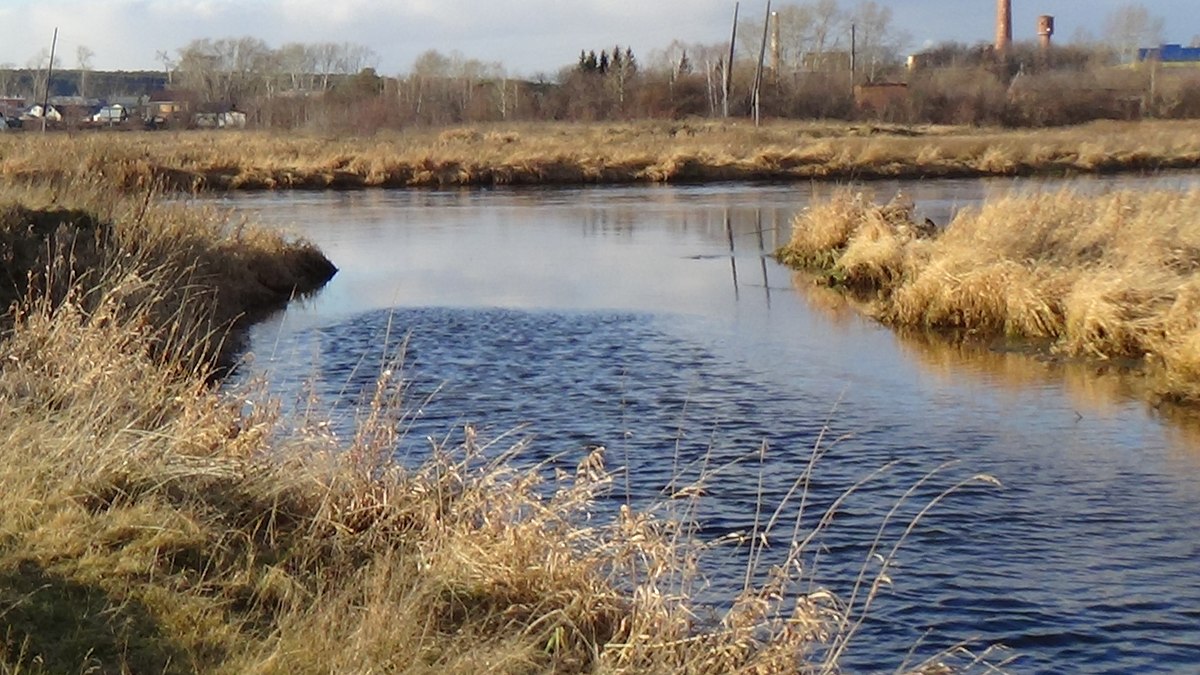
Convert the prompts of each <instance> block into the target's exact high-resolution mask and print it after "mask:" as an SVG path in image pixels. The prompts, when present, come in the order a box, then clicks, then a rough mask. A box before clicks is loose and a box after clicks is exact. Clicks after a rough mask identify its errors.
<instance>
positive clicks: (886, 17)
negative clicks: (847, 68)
mask: <svg viewBox="0 0 1200 675" xmlns="http://www.w3.org/2000/svg"><path fill="white" fill-rule="evenodd" d="M850 21H851V22H852V23H853V24H854V26H855V28H856V35H857V39H856V42H857V44H856V51H857V53H858V56H859V58H860V63H862V64H864V65H865V70H866V73H867V79H868V80H874V79H875V76H876V73H877V71H878V69H879V68H880V67H882V66H884V65H891V64H894V63H898V62H899V60H900V53H901V52H902V51H903V49H904V46H905V45H906V44H907V43H908V41H909V38H908V36H907V35H905V34H904V33H903V32H898V31H896V30H895V29H894V28H893V27H892V10H891V8H889V7H883V6H881V5H880V4H879V3H878V2H874V0H866V1H865V2H860V3H859V4H858V6H857V7H855V8H854V11H853V13H852V14H851V15H850Z"/></svg>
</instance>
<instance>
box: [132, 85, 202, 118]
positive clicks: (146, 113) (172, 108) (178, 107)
mask: <svg viewBox="0 0 1200 675" xmlns="http://www.w3.org/2000/svg"><path fill="white" fill-rule="evenodd" d="M190 99H191V97H190V95H189V94H187V92H182V91H174V90H167V89H163V90H160V91H156V92H153V93H151V94H150V100H149V101H147V102H146V105H145V108H144V109H143V117H144V118H145V120H146V121H147V122H150V123H151V124H169V123H172V122H176V123H177V122H179V121H181V120H186V119H187V118H188V111H189V110H191V100H190Z"/></svg>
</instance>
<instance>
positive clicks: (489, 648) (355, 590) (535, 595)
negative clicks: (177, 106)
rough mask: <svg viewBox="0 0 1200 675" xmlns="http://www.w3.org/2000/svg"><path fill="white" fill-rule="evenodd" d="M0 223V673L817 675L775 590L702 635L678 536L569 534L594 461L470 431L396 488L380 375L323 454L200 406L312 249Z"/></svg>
mask: <svg viewBox="0 0 1200 675" xmlns="http://www.w3.org/2000/svg"><path fill="white" fill-rule="evenodd" d="M13 200H15V201H13ZM0 201H5V203H8V204H9V206H6V207H4V209H5V210H4V211H3V213H4V214H5V216H4V219H3V220H2V221H0V222H3V224H4V227H3V229H0V236H2V237H4V241H5V244H6V248H5V249H4V251H6V252H8V253H9V255H8V256H7V257H6V258H5V259H4V261H3V269H4V272H5V274H4V275H3V277H2V278H0V286H3V288H4V289H5V290H4V293H5V294H6V295H5V298H6V299H9V300H11V303H10V305H9V307H10V310H9V313H8V314H7V318H6V323H5V326H4V328H3V333H2V338H0V459H2V460H3V461H0V672H3V673H39V672H45V673H57V672H114V673H115V672H139V673H140V672H156V673H157V672H164V673H194V672H214V673H224V672H228V673H246V672H254V673H296V672H301V673H304V672H377V671H389V672H438V673H442V672H447V673H479V672H494V673H530V672H564V673H572V672H612V673H623V672H627V673H654V672H661V673H666V672H670V673H676V672H683V673H728V672H746V673H759V672H761V673H767V672H771V673H774V672H798V671H806V670H816V669H819V668H821V667H824V666H827V665H830V664H827V663H825V662H824V661H823V660H822V659H823V658H824V657H823V656H822V655H823V654H824V655H828V654H830V653H831V652H830V650H829V648H828V644H829V643H828V642H827V639H828V638H829V633H830V630H831V629H830V626H832V625H835V621H836V620H837V618H838V617H837V612H836V608H834V607H833V604H832V602H830V601H828V600H826V599H823V596H821V594H819V593H811V594H795V593H790V592H784V590H785V589H786V588H788V583H787V579H788V578H790V574H791V573H793V572H794V570H778V571H777V573H775V574H770V575H767V576H768V581H767V582H765V584H764V585H763V586H760V587H751V588H748V589H747V591H746V592H745V593H743V594H742V595H741V596H739V597H738V598H734V599H732V601H731V605H730V608H729V609H728V611H726V612H725V613H724V614H722V615H720V616H718V617H717V618H716V619H715V620H713V621H712V622H702V621H701V620H700V619H698V618H697V616H698V614H699V613H700V610H699V609H698V608H697V607H695V606H694V604H693V601H692V600H691V597H690V593H689V590H688V589H689V588H691V586H690V584H691V583H699V580H698V578H697V577H698V575H697V573H696V571H695V560H696V558H695V556H696V555H697V554H698V547H697V546H696V545H694V544H692V543H689V542H690V541H691V540H690V537H688V536H686V532H685V530H686V526H685V525H684V524H682V523H679V522H675V521H672V520H669V519H667V520H660V519H656V518H653V517H650V516H649V515H646V514H643V513H638V512H635V511H632V510H630V509H628V508H626V509H622V510H621V513H620V515H619V517H617V518H616V519H615V521H613V522H612V523H609V524H597V523H594V522H592V521H591V520H590V519H589V517H588V515H589V514H590V513H591V509H592V508H593V505H594V500H595V499H596V498H597V497H598V496H599V495H600V494H601V493H602V492H604V491H605V490H607V489H608V486H609V483H610V481H611V477H610V475H609V473H608V471H607V469H606V468H605V457H604V451H603V450H602V449H597V450H595V451H593V452H589V453H586V454H583V455H582V456H580V457H578V458H575V462H573V463H577V466H576V467H575V469H574V470H573V471H562V470H560V471H558V472H557V474H556V475H548V472H547V471H546V470H545V469H546V467H530V468H528V469H518V468H516V465H515V464H514V463H513V462H512V461H510V460H512V452H510V453H501V455H500V456H499V457H497V456H496V454H495V453H494V452H487V451H485V448H483V447H481V446H480V444H479V443H477V441H476V440H475V437H474V434H473V432H471V431H470V430H468V431H467V433H466V434H465V436H464V440H463V441H462V442H461V443H460V444H458V445H456V446H454V447H438V448H435V449H434V450H433V451H432V456H431V458H430V459H429V460H428V461H427V462H425V463H423V464H421V465H419V466H415V467H404V466H401V465H399V464H397V463H396V462H395V461H394V460H393V459H392V457H391V453H392V451H393V448H394V447H395V443H396V435H397V433H399V429H401V428H402V417H400V416H399V414H398V413H397V412H396V411H398V410H402V409H403V394H404V388H403V385H402V383H400V382H398V381H397V380H396V379H395V378H394V376H393V374H392V372H391V371H388V370H384V371H383V372H381V374H380V377H379V380H378V383H377V385H376V388H375V389H374V390H373V391H370V392H366V399H365V401H364V404H363V407H362V409H361V414H360V415H359V416H358V425H357V427H356V429H355V431H354V432H353V433H350V434H347V435H344V437H343V436H339V435H338V434H336V433H334V432H333V431H332V430H331V427H330V425H328V424H326V423H324V422H323V421H322V420H320V419H319V418H311V419H310V418H300V419H297V418H294V417H286V418H285V417H283V416H281V415H280V414H279V411H278V406H277V405H275V404H274V403H272V402H271V401H270V399H267V398H266V397H264V396H261V395H258V394H256V393H255V392H254V391H253V389H243V390H241V391H236V392H223V391H220V390H217V389H214V388H213V387H212V386H211V385H210V384H209V382H210V380H211V375H212V373H213V368H214V365H215V358H216V356H215V354H217V353H218V351H219V350H217V349H215V347H214V345H216V344H218V343H219V342H220V339H219V336H220V335H221V334H222V333H223V331H224V328H225V327H226V325H227V324H228V323H230V322H231V321H232V318H231V317H235V316H240V315H245V314H246V313H249V312H253V311H254V310H255V306H256V305H257V303H258V301H259V300H261V299H266V300H268V301H269V303H268V304H270V303H271V302H275V301H276V300H278V298H279V297H281V296H286V295H289V294H291V293H293V292H299V291H302V290H304V289H305V288H308V287H309V286H310V285H311V282H313V280H314V279H319V278H321V277H322V275H320V274H318V275H315V276H310V273H311V271H312V270H314V269H324V270H326V272H328V271H329V270H330V269H331V267H329V266H328V265H327V263H326V264H325V265H322V264H319V262H318V261H317V260H316V259H315V258H313V257H312V256H313V255H314V252H313V251H312V249H311V247H309V246H307V245H305V244H302V243H300V244H297V243H289V242H287V241H285V240H283V239H281V238H279V237H277V236H275V235H269V234H265V233H263V232H259V231H256V230H253V229H251V228H248V227H242V226H239V225H238V224H237V223H230V222H229V219H228V218H227V217H223V216H220V214H218V213H217V212H211V211H206V210H199V211H197V210H194V209H192V208H182V207H178V206H167V205H162V204H158V203H156V201H155V199H154V198H153V196H152V195H151V196H147V197H143V198H138V199H127V198H115V197H112V196H111V195H110V196H108V197H105V195H104V194H103V193H102V191H92V190H90V189H86V188H80V189H78V190H75V191H72V192H71V193H69V194H68V193H66V192H59V193H55V192H54V191H52V190H51V191H25V192H22V193H20V194H16V195H12V194H10V195H8V199H7V200H0ZM316 255H319V254H316ZM293 258H294V259H293ZM320 260H324V259H323V258H320ZM264 263H269V264H264ZM321 280H323V279H321ZM518 450H519V448H517V449H516V450H514V451H513V452H516V451H518ZM792 562H794V561H792ZM689 580H691V581H689Z"/></svg>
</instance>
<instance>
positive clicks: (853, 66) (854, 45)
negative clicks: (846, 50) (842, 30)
mask: <svg viewBox="0 0 1200 675" xmlns="http://www.w3.org/2000/svg"><path fill="white" fill-rule="evenodd" d="M856 72H858V25H857V24H853V23H852V24H850V93H854V74H855V73H856Z"/></svg>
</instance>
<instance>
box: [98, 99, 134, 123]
mask: <svg viewBox="0 0 1200 675" xmlns="http://www.w3.org/2000/svg"><path fill="white" fill-rule="evenodd" d="M127 119H129V111H127V110H126V109H125V106H123V105H121V104H120V103H115V104H112V105H106V106H104V107H102V108H100V110H99V111H97V112H96V114H94V115H92V121H93V122H102V123H105V124H109V125H113V124H120V123H121V122H124V121H125V120H127Z"/></svg>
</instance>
